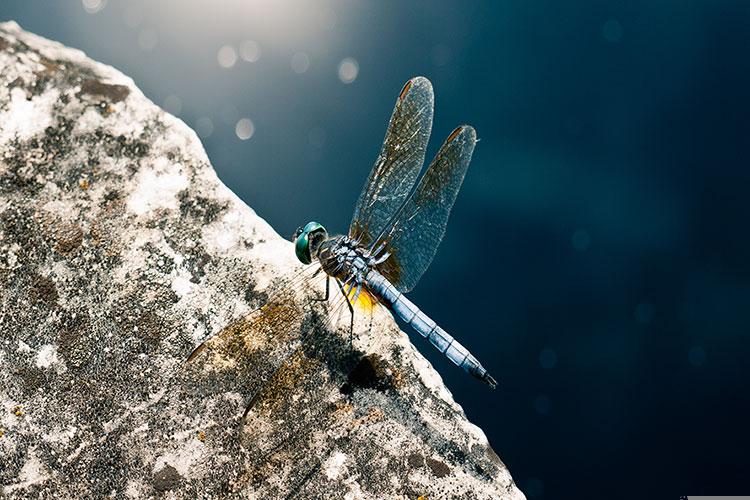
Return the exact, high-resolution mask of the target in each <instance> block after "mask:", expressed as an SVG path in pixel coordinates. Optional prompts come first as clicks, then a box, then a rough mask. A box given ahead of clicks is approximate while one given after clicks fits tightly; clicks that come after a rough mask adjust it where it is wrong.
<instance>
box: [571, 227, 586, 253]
mask: <svg viewBox="0 0 750 500" xmlns="http://www.w3.org/2000/svg"><path fill="white" fill-rule="evenodd" d="M570 242H571V244H572V245H573V248H575V249H576V250H578V251H579V252H585V251H586V250H588V248H589V246H591V236H590V235H589V233H588V231H586V230H585V229H579V230H578V231H576V232H575V233H573V237H572V238H571V239H570Z"/></svg>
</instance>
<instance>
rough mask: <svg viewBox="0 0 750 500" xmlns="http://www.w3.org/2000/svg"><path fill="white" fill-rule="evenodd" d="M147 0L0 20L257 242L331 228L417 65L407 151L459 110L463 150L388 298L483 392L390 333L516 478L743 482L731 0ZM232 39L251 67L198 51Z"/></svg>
mask: <svg viewBox="0 0 750 500" xmlns="http://www.w3.org/2000/svg"><path fill="white" fill-rule="evenodd" d="M87 1H89V0H87ZM150 4H151V5H150ZM152 4H157V2H144V1H142V0H139V1H130V2H124V1H110V2H108V3H107V4H106V5H105V6H104V8H103V9H102V10H101V11H99V12H98V13H95V14H90V13H87V12H86V11H85V10H84V8H83V6H82V4H81V3H80V2H76V1H72V0H71V1H68V2H46V1H41V0H36V1H21V0H18V1H16V0H13V1H8V0H5V1H3V3H2V5H0V18H3V19H16V20H18V21H19V22H20V24H21V25H22V26H23V27H24V28H27V29H30V30H32V31H35V32H37V33H39V34H42V35H44V36H47V37H50V38H54V39H57V40H59V41H61V42H63V43H65V44H67V45H71V46H74V47H79V48H81V49H83V50H85V51H86V52H87V53H88V54H89V55H90V56H92V57H94V58H95V59H98V60H100V61H103V62H106V63H109V64H112V65H113V66H115V67H117V68H119V69H120V70H122V71H124V72H125V73H127V74H128V75H130V76H132V77H133V78H134V79H135V81H136V83H137V84H138V85H139V86H140V87H141V88H142V89H143V90H144V91H145V92H146V94H147V95H148V96H149V97H150V98H151V99H153V100H154V101H155V102H157V103H159V104H162V103H165V106H166V107H168V108H169V109H171V110H172V111H174V112H176V113H177V114H178V115H179V116H180V117H181V118H183V119H184V120H185V121H186V122H187V123H188V124H190V125H191V126H194V127H196V128H198V129H199V131H201V132H202V134H203V136H204V138H203V142H204V144H205V146H206V149H207V151H208V154H209V156H210V158H211V160H212V162H213V164H214V165H215V167H216V169H217V171H218V172H219V175H220V177H221V178H222V179H223V180H224V181H225V182H226V183H227V184H228V185H229V186H230V187H231V188H232V189H233V190H234V191H235V192H237V193H238V194H239V195H240V196H241V197H242V198H243V199H244V200H245V201H246V202H247V203H248V204H249V205H250V206H252V207H253V208H255V209H256V211H257V212H258V213H259V214H260V215H261V216H262V217H264V218H265V219H267V220H268V221H269V222H271V224H272V225H273V226H274V227H275V228H276V229H277V230H278V231H279V232H280V233H281V234H283V235H287V234H291V233H292V231H293V230H294V229H295V228H296V227H297V226H298V225H300V224H302V223H305V222H307V221H308V220H310V219H315V220H318V221H320V222H322V223H324V224H325V225H326V226H327V227H328V228H329V230H332V231H334V232H343V231H345V230H346V228H347V226H348V222H349V218H350V217H351V212H352V209H353V206H354V202H355V201H356V199H357V196H358V194H359V189H360V188H361V186H362V183H363V182H364V179H365V178H366V176H367V173H368V171H369V168H370V165H371V163H372V161H373V160H374V159H375V156H376V154H377V152H378V150H379V147H380V142H381V140H382V137H383V134H384V132H385V126H386V123H387V120H388V117H389V115H390V112H391V109H392V106H393V102H394V99H395V97H396V95H397V94H398V92H399V90H400V89H401V86H402V85H403V83H404V82H405V81H406V80H407V79H408V78H410V77H412V76H415V75H425V76H427V77H428V78H430V79H431V80H432V82H433V85H434V88H435V93H436V114H435V122H434V140H433V142H432V143H431V147H430V152H429V153H428V154H430V155H431V154H432V153H433V152H434V151H436V149H437V147H438V146H439V143H440V142H441V141H442V140H443V139H444V138H445V137H446V136H447V135H448V134H449V133H450V131H451V130H452V129H453V128H454V127H455V126H456V125H458V124H460V123H470V124H472V125H474V126H475V128H476V129H477V131H478V133H479V137H480V138H481V142H480V143H479V144H478V146H477V149H476V151H475V155H474V161H473V163H472V166H471V168H470V169H469V174H468V176H467V178H466V181H465V183H464V187H463V190H462V192H461V195H460V196H459V199H458V202H457V204H456V207H455V209H454V212H453V217H452V220H451V223H450V226H449V229H448V233H447V236H446V239H445V241H444V242H443V244H442V247H441V249H440V251H439V253H438V255H437V257H436V259H435V261H434V263H433V265H432V267H431V268H430V270H429V271H428V273H427V274H426V275H425V277H424V278H423V280H422V282H421V284H420V285H419V286H418V287H417V288H416V289H415V290H414V292H413V293H412V295H411V298H412V300H414V302H416V303H417V304H420V305H421V306H422V308H423V309H424V310H425V311H426V312H427V313H428V314H431V315H432V316H433V317H434V318H435V320H437V321H438V322H439V323H440V324H441V325H442V326H443V327H444V328H445V329H446V330H447V331H449V332H451V333H452V334H454V335H455V336H456V337H458V338H459V339H461V341H462V342H463V343H464V344H465V345H466V346H467V347H469V348H470V349H471V350H473V351H474V352H475V353H476V354H477V355H478V356H479V357H480V358H481V359H482V360H483V362H484V363H485V365H486V367H487V368H488V369H489V370H490V371H491V372H492V373H493V374H494V375H495V376H496V377H497V378H498V379H499V381H500V388H499V389H498V390H497V391H495V392H490V391H489V390H488V389H487V388H486V387H485V386H483V385H481V384H479V383H477V382H475V381H474V380H472V379H470V378H469V377H467V376H465V375H464V374H463V373H461V372H459V371H458V370H457V369H455V368H454V367H453V366H451V365H450V364H449V363H448V362H446V361H444V360H443V359H441V358H440V357H439V356H436V355H434V353H433V352H432V350H431V348H430V347H429V346H428V345H427V344H426V343H425V342H424V341H422V340H421V339H419V338H414V341H415V343H416V344H417V345H418V346H419V347H420V348H422V351H423V352H424V353H425V354H426V355H427V356H428V357H429V358H430V359H431V360H432V362H433V363H434V364H435V366H436V368H437V369H438V370H439V371H440V373H441V374H442V375H443V376H444V378H445V381H446V383H447V384H448V386H449V387H450V389H451V390H452V392H453V393H454V394H455V396H456V398H457V400H458V401H459V402H460V403H461V404H462V405H463V406H464V408H465V409H466V412H467V414H468V415H469V417H470V418H471V419H472V420H473V421H474V422H476V423H477V424H478V425H480V426H481V427H482V428H483V429H484V430H485V431H486V433H487V435H488V437H489V439H490V441H491V443H492V445H493V446H494V448H495V449H496V450H497V452H498V453H499V455H500V456H501V457H502V459H503V460H504V461H505V463H506V464H507V465H508V466H509V468H510V471H511V473H512V474H513V476H514V478H515V479H516V481H517V482H518V484H519V485H520V487H521V488H522V489H523V490H524V491H525V492H526V494H527V495H528V496H529V498H605V497H606V498H660V497H661V498H676V497H677V496H678V495H679V494H714V495H718V494H738V493H741V492H743V491H745V492H746V491H747V488H748V486H747V470H748V465H749V464H750V460H748V449H750V433H749V432H748V425H747V421H748V414H749V413H750V412H749V410H750V402H749V399H748V383H749V382H750V371H749V370H748V362H749V361H750V338H749V337H748V336H749V335H750V264H748V258H749V257H750V234H749V226H750V224H749V221H748V219H749V216H750V208H749V203H750V161H749V160H748V156H749V155H748V152H749V150H750V141H749V140H748V136H749V135H750V113H749V111H750V102H749V101H750V98H749V97H748V89H750V57H748V54H750V3H747V2H744V1H741V0H737V1H733V2H732V1H718V0H713V1H704V2H699V1H684V0H680V1H676V0H675V1H661V2H653V1H630V2H622V1H599V2H593V1H592V2H586V1H576V2H557V1H537V2H521V1H518V2H481V3H480V2H474V1H471V2H456V5H445V6H438V5H436V4H435V3H434V2H416V3H406V4H405V3H404V2H400V3H398V4H396V3H381V2H370V3H364V2H344V1H340V2H339V1H335V2H330V3H329V2H325V3H318V4H308V5H307V6H306V7H301V6H300V5H296V6H293V5H291V4H289V3H286V2H270V1H268V2H265V1H258V2H246V1H239V0H222V1H215V2H178V1H177V0H170V1H167V2H158V5H156V6H154V5H152ZM88 5H89V6H92V5H93V6H94V8H95V7H96V1H95V0H90V1H89V4H88ZM247 39H250V40H253V41H255V42H256V43H257V47H258V48H259V49H260V56H259V58H258V59H257V60H256V61H254V62H248V61H245V60H243V59H242V58H241V57H239V58H238V59H237V61H236V62H235V63H234V64H233V65H231V64H229V63H231V62H232V49H225V51H224V57H225V60H224V61H225V64H227V65H229V66H230V67H229V68H223V67H221V66H220V64H219V62H218V60H217V53H218V51H219V49H220V47H221V46H223V45H225V44H227V45H231V46H234V47H235V48H236V47H238V46H240V44H241V42H243V41H244V40H247ZM255 47H256V46H253V45H245V51H244V55H245V56H246V58H249V59H255V58H256V56H257V55H258V54H256V53H254V48H255ZM346 58H353V59H354V60H355V61H356V67H357V68H358V72H357V74H356V79H354V80H353V82H351V83H349V84H345V83H343V82H342V79H341V78H340V76H339V74H338V67H339V64H340V63H341V61H342V60H344V59H346ZM347 68H348V69H347ZM352 68H353V65H352V64H349V65H345V67H344V71H343V72H344V75H343V76H344V79H351V78H352V76H353V71H352ZM347 71H348V72H347ZM170 96H171V97H170ZM245 117H246V118H249V119H250V120H251V121H252V123H253V135H252V137H251V138H250V139H249V140H244V141H243V140H240V139H239V138H238V137H237V135H236V133H235V127H236V123H237V121H238V120H240V119H241V118H245Z"/></svg>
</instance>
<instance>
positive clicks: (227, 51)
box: [216, 45, 237, 68]
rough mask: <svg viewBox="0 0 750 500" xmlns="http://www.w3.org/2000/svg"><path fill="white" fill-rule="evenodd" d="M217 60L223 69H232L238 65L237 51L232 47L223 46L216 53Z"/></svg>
mask: <svg viewBox="0 0 750 500" xmlns="http://www.w3.org/2000/svg"><path fill="white" fill-rule="evenodd" d="M216 60H217V61H219V66H221V67H222V68H231V67H232V66H234V65H235V64H236V63H237V51H236V50H235V48H234V47H232V46H231V45H222V46H221V48H220V49H219V51H218V52H217V53H216Z"/></svg>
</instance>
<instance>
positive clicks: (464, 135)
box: [373, 125, 476, 292]
mask: <svg viewBox="0 0 750 500" xmlns="http://www.w3.org/2000/svg"><path fill="white" fill-rule="evenodd" d="M475 143H476V132H474V129H473V128H472V127H470V126H467V125H464V126H462V127H459V128H457V129H456V130H454V131H453V132H452V133H451V135H450V136H448V139H446V141H445V143H444V144H443V146H442V147H441V148H440V151H438V153H437V155H435V159H434V160H432V163H431V164H430V166H429V168H428V169H427V171H426V172H425V174H424V176H423V177H422V180H421V181H420V182H419V185H418V186H417V188H416V189H415V190H414V193H413V194H412V196H411V198H409V199H408V200H407V201H406V202H405V203H404V205H403V206H402V207H401V209H400V210H399V211H398V213H397V214H395V215H394V217H393V221H392V222H391V225H390V226H389V227H387V228H386V229H385V230H384V231H383V234H382V235H381V236H380V237H379V238H377V240H378V243H380V242H383V243H385V244H386V248H387V250H388V251H389V252H390V253H391V257H390V258H388V260H386V261H385V262H384V263H383V264H381V266H380V268H379V270H380V272H381V273H382V274H383V275H384V276H385V277H386V278H388V280H389V281H390V282H391V283H393V284H394V285H395V286H396V288H398V289H399V290H400V291H402V292H408V291H409V290H411V289H412V288H414V286H415V285H416V284H417V282H418V281H419V278H421V277H422V274H424V272H425V271H426V270H427V267H428V266H429V265H430V262H432V258H433V257H434V256H435V252H436V251H437V247H438V245H439V244H440V241H441V240H442V239H443V235H444V234H445V226H446V224H447V223H448V216H449V215H450V211H451V208H453V203H454V202H455V201H456V196H457V195H458V190H459V189H460V188H461V183H462V182H463V180H464V176H465V175H466V169H467V168H468V167H469V162H470V161H471V154H472V152H473V151H474V144H475ZM373 246H375V245H373Z"/></svg>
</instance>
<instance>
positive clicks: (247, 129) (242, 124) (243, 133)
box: [234, 118, 255, 141]
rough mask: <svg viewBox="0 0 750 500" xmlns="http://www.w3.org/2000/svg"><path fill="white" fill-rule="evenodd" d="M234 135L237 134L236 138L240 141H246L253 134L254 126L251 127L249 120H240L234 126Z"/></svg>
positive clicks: (251, 123)
mask: <svg viewBox="0 0 750 500" xmlns="http://www.w3.org/2000/svg"><path fill="white" fill-rule="evenodd" d="M234 133H235V134H237V137H239V138H240V139H241V140H243V141H246V140H248V139H250V138H251V137H252V136H253V134H254V133H255V125H253V122H252V121H251V120H250V118H242V119H240V120H239V121H238V122H237V125H235V127H234Z"/></svg>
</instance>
